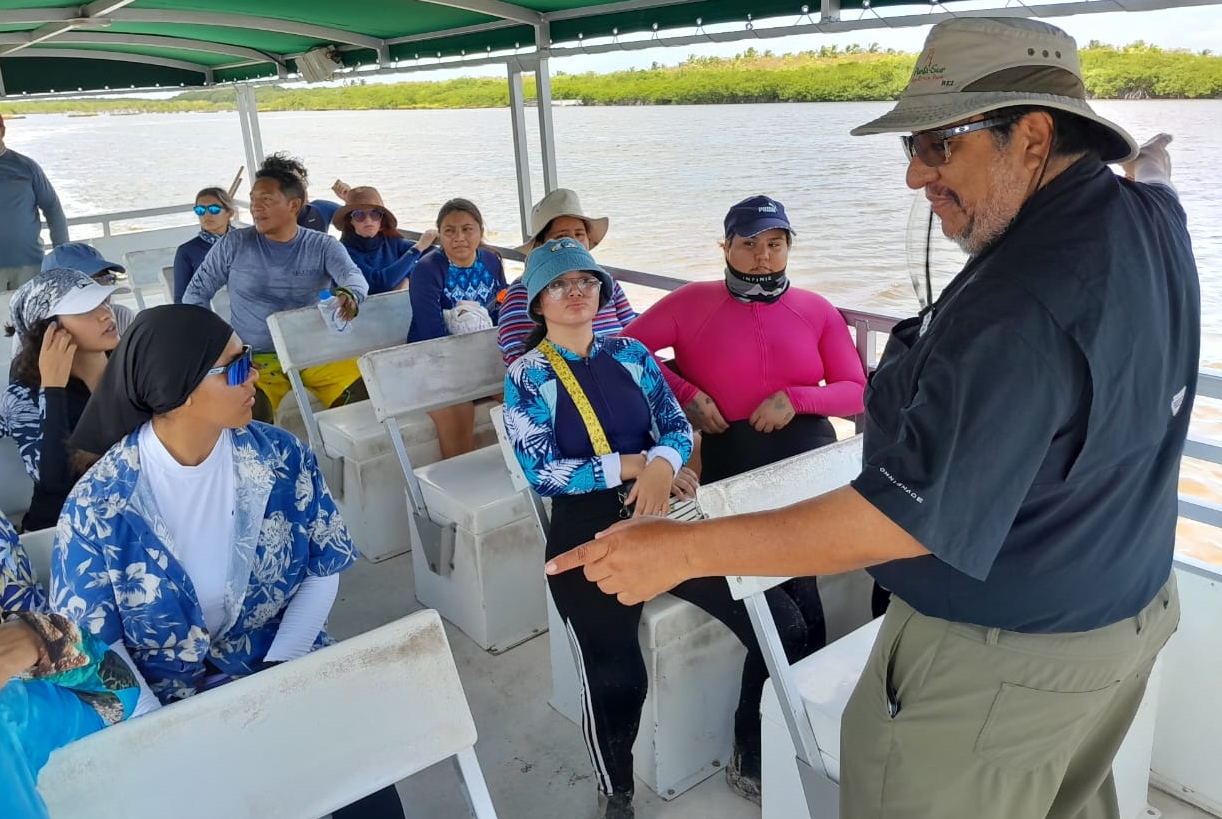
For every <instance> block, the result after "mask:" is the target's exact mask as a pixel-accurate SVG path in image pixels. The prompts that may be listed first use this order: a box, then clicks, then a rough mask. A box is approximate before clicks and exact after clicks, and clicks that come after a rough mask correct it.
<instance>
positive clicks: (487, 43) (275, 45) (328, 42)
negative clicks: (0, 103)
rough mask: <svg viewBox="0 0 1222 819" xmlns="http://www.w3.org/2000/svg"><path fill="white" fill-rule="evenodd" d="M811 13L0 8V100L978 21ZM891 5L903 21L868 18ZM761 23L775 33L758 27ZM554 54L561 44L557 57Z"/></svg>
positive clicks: (928, 13)
mask: <svg viewBox="0 0 1222 819" xmlns="http://www.w3.org/2000/svg"><path fill="white" fill-rule="evenodd" d="M1218 1H1219V0H1130V2H1126V3H1124V4H1123V5H1122V6H1118V4H1116V3H1115V2H1114V0H1069V1H1068V2H1052V3H1051V4H1049V5H1047V6H1039V5H1037V6H1030V5H1024V4H1021V3H1020V4H1017V5H1015V4H1007V5H1006V6H1005V7H1003V8H996V9H993V10H992V12H993V13H997V12H1000V13H1010V14H1023V15H1029V14H1038V15H1041V16H1044V15H1047V14H1052V15H1058V14H1070V13H1073V14H1076V13H1082V12H1085V11H1095V10H1099V11H1103V10H1107V11H1115V10H1117V9H1118V8H1125V9H1129V10H1141V9H1146V8H1160V7H1168V6H1176V5H1197V4H1200V3H1202V2H1218ZM814 2H815V0H613V1H612V2H589V0H512V2H511V1H510V0H376V1H375V2H367V3H341V2H337V1H336V0H210V2H209V3H207V4H201V3H199V2H197V0H95V2H92V3H89V4H86V5H81V4H79V3H69V2H65V1H64V0H0V95H17V94H42V93H74V92H78V91H100V90H120V89H124V90H125V89H129V88H133V87H135V88H153V87H162V88H165V87H179V86H201V85H212V84H216V83H225V82H241V81H247V80H266V79H272V80H275V79H288V78H289V77H290V76H291V75H292V74H295V73H303V74H306V75H307V77H308V78H313V79H324V78H326V76H328V75H329V72H330V70H331V69H333V68H336V67H340V68H343V67H347V68H357V67H361V66H364V67H366V68H367V69H372V70H379V69H380V70H384V71H389V70H405V69H406V70H412V69H415V68H429V67H445V66H446V65H447V63H449V62H452V63H453V64H456V65H466V64H473V63H481V62H483V63H486V62H507V61H511V60H519V61H520V62H521V63H522V65H523V67H526V68H530V67H531V65H532V63H531V60H532V58H533V57H535V56H538V55H540V54H541V53H542V54H545V55H546V54H549V53H550V54H551V55H552V56H559V54H560V52H567V53H577V52H595V51H607V50H613V49H616V48H631V49H636V48H644V47H651V46H657V45H686V44H691V43H695V42H701V41H703V40H713V41H716V40H738V39H747V38H751V37H761V38H762V37H773V36H780V35H781V34H785V33H801V32H810V31H821V32H830V31H848V30H854V29H866V28H883V27H891V26H895V25H919V24H921V23H927V22H933V21H934V20H936V19H938V18H939V17H940V16H942V15H945V14H948V13H954V12H953V11H952V10H951V9H952V8H954V7H956V6H960V5H961V6H962V7H963V9H964V10H965V11H966V10H967V9H969V8H970V9H971V10H970V12H969V13H973V14H979V13H986V12H989V11H990V10H988V9H983V10H982V9H981V3H980V2H978V0H948V2H945V3H941V2H939V0H926V2H913V0H819V3H818V4H815V5H808V4H810V3H814ZM986 5H1002V4H1001V3H1000V2H998V3H995V4H990V3H986ZM905 6H906V7H907V9H908V10H909V12H910V13H903V12H901V13H900V14H898V15H894V14H893V15H892V16H884V14H882V13H880V12H892V13H893V12H896V11H897V10H899V9H902V8H903V7H905ZM203 8H206V11H205V10H201V9H203ZM1042 9H1055V10H1053V11H1051V12H1049V11H1044V10H1042ZM850 18H854V19H850ZM763 19H773V20H778V21H780V22H781V25H779V26H767V27H765V26H758V25H757V22H758V21H759V20H763ZM725 24H738V27H737V30H733V31H727V30H725ZM706 27H712V30H709V31H706ZM718 27H720V29H721V30H718ZM731 28H734V26H731ZM560 44H569V45H568V47H567V48H559V49H558V48H557V46H559V45H560ZM541 49H542V50H541ZM310 52H314V53H313V54H312V55H310V54H309V53H310ZM319 57H322V58H323V59H322V60H319V59H318V58H319ZM327 57H329V58H330V60H327V59H326V58H327ZM309 62H314V63H316V64H319V65H321V68H319V69H316V71H314V72H309V73H307V72H308V69H309V68H310V66H308V65H303V63H309ZM336 62H338V63H339V64H340V65H339V66H336V65H335V63H336ZM320 72H321V73H320ZM340 76H344V75H340Z"/></svg>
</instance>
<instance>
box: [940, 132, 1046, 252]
mask: <svg viewBox="0 0 1222 819" xmlns="http://www.w3.org/2000/svg"><path fill="white" fill-rule="evenodd" d="M1004 160H1005V157H1004V156H1003V155H1001V154H998V155H997V157H995V158H994V159H993V161H992V162H990V163H989V168H988V171H987V173H988V174H989V177H990V178H991V179H992V180H993V185H992V195H991V196H990V197H989V199H988V201H987V202H985V203H984V204H983V205H981V206H980V207H979V208H978V209H977V211H976V213H975V214H974V215H973V216H972V218H971V219H970V220H968V223H967V227H966V228H964V229H963V232H962V233H961V234H959V235H958V236H952V237H950V238H951V240H952V241H954V243H955V244H957V245H959V247H960V248H962V250H963V252H964V253H966V254H968V255H969V256H975V255H977V254H978V253H980V252H981V251H983V250H984V249H985V248H987V247H988V246H989V245H991V244H993V242H995V241H997V240H998V239H999V238H1001V236H1002V234H1003V233H1005V232H1006V230H1008V229H1009V227H1010V225H1011V224H1012V223H1013V222H1014V218H1015V217H1016V216H1018V212H1019V210H1021V209H1022V203H1023V202H1024V201H1025V197H1026V193H1027V184H1028V183H1026V182H1024V181H1022V180H1021V179H1019V178H1017V177H1016V176H1014V174H1013V172H1012V171H1010V170H1009V169H1008V168H1007V167H1006V162H1005V161H1004ZM1011 202H1018V203H1019V204H1018V205H1017V206H1015V205H1011V204H1010V203H1011Z"/></svg>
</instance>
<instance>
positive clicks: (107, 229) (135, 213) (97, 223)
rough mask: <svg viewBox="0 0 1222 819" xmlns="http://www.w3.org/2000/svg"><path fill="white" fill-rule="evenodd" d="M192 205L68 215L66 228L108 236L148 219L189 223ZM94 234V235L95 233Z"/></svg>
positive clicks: (130, 229) (247, 205)
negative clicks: (90, 228)
mask: <svg viewBox="0 0 1222 819" xmlns="http://www.w3.org/2000/svg"><path fill="white" fill-rule="evenodd" d="M234 203H235V204H236V205H237V206H238V209H239V211H240V210H243V209H246V210H249V208H250V203H249V202H247V201H245V200H238V199H235V200H234ZM194 205H195V203H194V202H187V203H184V204H181V205H165V206H163V207H159V208H137V209H135V210H119V211H110V212H108V213H91V214H87V215H85V216H70V217H68V228H69V230H70V231H71V229H72V228H81V227H93V228H95V230H96V229H97V228H100V229H101V231H102V233H101V235H102V236H105V237H107V238H109V237H111V236H115V235H117V234H121V233H130V232H135V231H138V230H141V229H142V228H144V227H147V222H148V220H150V219H161V218H162V217H168V216H178V217H180V220H181V222H182V224H184V225H185V224H191V223H193V222H195V214H194V213H192V212H191V208H192V207H194ZM142 223H143V224H142ZM43 228H44V229H45V228H46V223H45V222H44V223H43ZM94 235H95V236H96V233H95V234H94ZM90 238H93V237H90Z"/></svg>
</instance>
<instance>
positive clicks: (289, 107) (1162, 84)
mask: <svg viewBox="0 0 1222 819" xmlns="http://www.w3.org/2000/svg"><path fill="white" fill-rule="evenodd" d="M915 60H916V56H915V55H913V54H904V53H900V52H895V51H881V50H880V49H879V48H878V47H877V46H876V45H875V46H870V47H862V46H848V47H847V48H845V49H843V50H841V49H838V48H837V47H835V46H824V47H823V48H821V49H819V50H818V51H804V52H801V53H799V54H785V55H774V54H772V52H770V51H764V52H758V51H756V50H755V49H754V48H749V49H747V50H746V51H745V52H744V53H742V54H739V55H737V56H735V57H730V58H717V57H689V58H688V59H687V60H685V61H684V62H682V63H680V64H679V65H677V66H673V67H664V66H660V65H658V64H657V63H654V65H653V67H651V68H649V69H645V70H629V71H617V72H614V73H610V74H594V73H588V74H564V73H558V74H557V75H556V76H555V77H554V78H553V79H552V97H553V99H555V100H570V101H575V102H580V103H583V104H586V105H702V104H712V103H750V102H846V101H866V100H890V99H895V98H896V97H897V96H899V93H900V92H901V91H902V90H903V88H904V86H905V84H906V83H907V82H908V76H909V74H910V73H911V71H912V66H913V64H914V62H915ZM1082 73H1083V78H1084V81H1085V83H1086V90H1087V94H1088V95H1089V96H1091V97H1094V98H1098V99H1118V98H1119V99H1132V98H1139V99H1145V98H1162V99H1213V98H1220V97H1222V57H1219V56H1215V55H1213V54H1211V53H1210V52H1208V51H1204V52H1200V53H1193V52H1189V51H1178V50H1164V49H1161V48H1158V47H1157V46H1152V45H1148V44H1146V43H1143V42H1137V43H1133V44H1131V45H1127V46H1124V47H1120V48H1117V47H1113V46H1108V45H1103V44H1101V43H1098V42H1096V41H1091V43H1089V44H1088V45H1087V47H1086V48H1084V49H1083V51H1082ZM526 93H527V95H528V96H529V97H533V96H534V81H533V78H530V77H528V78H527V80H526ZM257 94H258V99H259V109H260V110H261V111H308V110H310V111H328V110H368V109H411V108H420V109H441V108H496V107H505V106H507V105H508V104H509V93H508V90H507V88H506V86H505V82H504V80H501V79H494V78H466V79H457V80H447V81H443V82H403V83H395V84H380V83H366V82H365V81H363V80H353V81H350V83H349V84H346V85H344V86H341V87H335V88H293V89H285V88H279V87H276V86H271V85H268V86H263V87H260V88H259V89H258V91H257ZM233 108H234V97H233V92H232V91H230V90H229V89H227V88H215V89H203V90H198V91H185V92H183V93H181V94H179V95H177V96H175V97H174V98H172V99H168V100H142V99H116V100H99V99H75V100H72V99H65V100H47V101H41V100H40V101H26V102H20V101H16V100H12V99H0V112H2V113H5V114H19V113H95V112H96V113H100V112H111V113H127V112H132V113H168V112H187V111H225V110H232V109H233Z"/></svg>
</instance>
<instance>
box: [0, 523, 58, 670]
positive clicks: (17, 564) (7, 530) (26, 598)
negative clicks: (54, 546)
mask: <svg viewBox="0 0 1222 819" xmlns="http://www.w3.org/2000/svg"><path fill="white" fill-rule="evenodd" d="M43 579H44V580H45V579H46V578H43ZM46 605H47V601H46V600H45V599H44V597H43V592H42V587H41V586H39V585H38V578H36V577H35V576H34V568H33V567H32V566H31V565H30V558H29V556H28V555H27V554H26V553H25V549H24V548H22V546H21V539H20V538H18V537H17V530H16V529H14V528H13V524H11V523H9V522H8V518H6V517H4V515H2V514H0V612H7V611H42V610H43V609H45V608H46ZM0 684H2V683H0Z"/></svg>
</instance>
